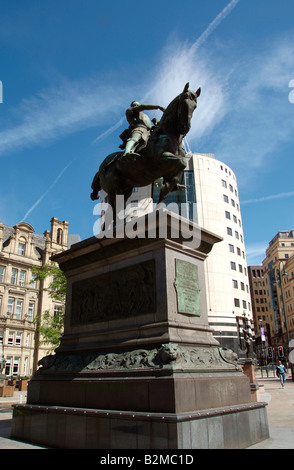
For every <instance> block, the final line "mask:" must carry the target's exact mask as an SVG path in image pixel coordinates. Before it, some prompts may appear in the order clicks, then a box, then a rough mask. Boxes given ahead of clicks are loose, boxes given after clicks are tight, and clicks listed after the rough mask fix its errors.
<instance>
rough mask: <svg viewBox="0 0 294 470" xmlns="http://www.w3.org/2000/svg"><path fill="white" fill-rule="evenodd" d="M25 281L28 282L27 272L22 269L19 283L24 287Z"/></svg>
mask: <svg viewBox="0 0 294 470" xmlns="http://www.w3.org/2000/svg"><path fill="white" fill-rule="evenodd" d="M25 283H26V272H25V271H23V270H21V271H20V273H19V279H18V284H19V285H20V286H22V287H23V286H24V285H25Z"/></svg>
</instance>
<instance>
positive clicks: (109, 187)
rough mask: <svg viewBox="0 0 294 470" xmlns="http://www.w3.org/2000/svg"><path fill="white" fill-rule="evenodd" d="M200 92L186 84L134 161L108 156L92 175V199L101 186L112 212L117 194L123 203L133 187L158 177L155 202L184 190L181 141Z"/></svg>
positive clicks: (188, 125) (186, 131)
mask: <svg viewBox="0 0 294 470" xmlns="http://www.w3.org/2000/svg"><path fill="white" fill-rule="evenodd" d="M200 93H201V89H200V88H199V89H198V90H197V91H196V92H195V91H192V90H190V89H189V83H187V84H186V86H185V87H184V90H183V92H182V93H181V94H180V95H178V96H177V97H176V98H175V99H174V100H173V101H172V102H171V103H170V104H169V105H168V107H167V108H166V109H165V111H164V113H163V115H162V117H161V120H160V121H159V123H158V124H157V125H156V126H155V127H154V128H153V129H152V132H151V135H150V138H149V140H148V143H147V145H146V147H145V148H143V149H142V150H141V151H140V155H139V157H138V158H137V159H136V160H135V161H130V159H128V158H125V157H123V156H122V155H123V152H120V151H118V152H114V153H112V154H110V155H108V157H106V158H105V160H104V161H103V162H102V163H101V165H100V168H99V171H98V172H97V173H96V175H95V176H94V179H93V182H92V186H91V187H92V190H93V192H92V193H91V198H92V200H95V199H99V195H98V192H99V191H100V190H101V189H103V190H104V191H105V192H106V193H107V194H108V203H109V204H110V206H111V207H112V209H113V210H114V211H115V208H116V195H123V196H124V201H125V203H126V201H127V200H128V198H129V197H130V196H131V194H132V190H133V188H135V187H142V186H147V185H148V184H152V183H153V182H154V181H155V180H156V179H158V178H161V177H163V185H162V188H161V191H160V195H159V200H158V203H160V202H163V201H164V200H165V198H166V197H167V195H168V193H169V192H171V191H176V190H177V189H183V186H182V185H181V182H182V178H183V172H184V169H185V168H186V166H187V159H186V158H185V150H184V147H183V144H182V140H183V138H184V137H185V135H186V134H187V133H188V132H189V130H190V127H191V119H192V115H193V112H194V110H195V109H196V107H197V98H198V97H199V96H200ZM114 213H115V212H114Z"/></svg>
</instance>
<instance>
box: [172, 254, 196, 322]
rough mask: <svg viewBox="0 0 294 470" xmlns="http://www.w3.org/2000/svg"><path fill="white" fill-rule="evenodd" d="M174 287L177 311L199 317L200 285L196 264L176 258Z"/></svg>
mask: <svg viewBox="0 0 294 470" xmlns="http://www.w3.org/2000/svg"><path fill="white" fill-rule="evenodd" d="M175 288H176V292H177V302H178V312H179V313H185V314H188V315H196V316H198V317H200V315H201V310H200V286H199V279H198V266H195V264H192V263H189V262H188V261H182V260H179V259H176V279H175Z"/></svg>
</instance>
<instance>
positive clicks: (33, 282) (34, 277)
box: [31, 273, 37, 289]
mask: <svg viewBox="0 0 294 470" xmlns="http://www.w3.org/2000/svg"><path fill="white" fill-rule="evenodd" d="M36 277H37V274H34V273H32V275H31V287H32V288H33V289H36V287H37V281H36Z"/></svg>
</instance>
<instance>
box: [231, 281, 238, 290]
mask: <svg viewBox="0 0 294 470" xmlns="http://www.w3.org/2000/svg"><path fill="white" fill-rule="evenodd" d="M232 283H233V288H234V289H238V281H237V280H236V279H232Z"/></svg>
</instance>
